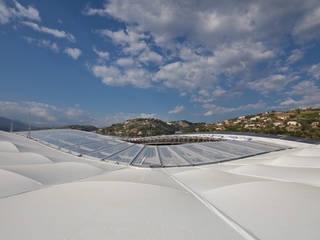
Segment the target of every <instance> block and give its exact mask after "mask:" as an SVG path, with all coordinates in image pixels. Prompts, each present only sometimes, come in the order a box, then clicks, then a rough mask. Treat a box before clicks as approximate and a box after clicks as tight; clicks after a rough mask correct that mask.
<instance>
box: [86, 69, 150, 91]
mask: <svg viewBox="0 0 320 240" xmlns="http://www.w3.org/2000/svg"><path fill="white" fill-rule="evenodd" d="M91 71H92V73H93V74H94V75H95V76H96V77H98V78H101V79H102V82H103V83H104V84H106V85H110V86H123V85H126V84H132V85H134V86H136V87H139V88H148V87H150V86H151V76H150V73H149V72H147V71H146V70H144V69H142V68H128V69H125V70H120V69H118V68H116V67H114V66H105V65H94V66H92V67H91Z"/></svg>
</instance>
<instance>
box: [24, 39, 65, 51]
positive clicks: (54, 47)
mask: <svg viewBox="0 0 320 240" xmlns="http://www.w3.org/2000/svg"><path fill="white" fill-rule="evenodd" d="M23 39H25V40H26V41H27V42H28V43H33V44H36V45H37V46H38V47H43V48H49V49H50V50H52V51H54V52H56V53H57V52H59V47H58V45H57V44H56V43H55V42H51V41H50V40H45V39H35V38H32V37H26V36H24V37H23Z"/></svg>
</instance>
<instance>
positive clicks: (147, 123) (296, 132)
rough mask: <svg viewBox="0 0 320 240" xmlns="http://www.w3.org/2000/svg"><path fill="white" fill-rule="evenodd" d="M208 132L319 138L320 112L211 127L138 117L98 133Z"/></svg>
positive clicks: (283, 114) (259, 117)
mask: <svg viewBox="0 0 320 240" xmlns="http://www.w3.org/2000/svg"><path fill="white" fill-rule="evenodd" d="M207 131H210V132H211V131H236V132H255V133H265V134H281V135H287V136H297V137H303V138H311V139H320V109H319V108H313V109H311V108H308V109H295V110H289V111H282V112H275V111H272V112H264V113H259V114H254V115H248V116H240V117H237V118H233V119H229V120H225V121H222V122H217V123H210V124H206V123H192V122H188V121H185V120H180V121H172V122H164V121H161V120H159V119H145V118H137V119H132V120H127V121H125V122H123V123H117V124H113V125H112V126H110V127H105V128H101V129H99V130H98V132H99V133H102V134H109V135H118V136H140V137H145V136H155V135H163V134H174V133H176V132H182V133H187V132H207Z"/></svg>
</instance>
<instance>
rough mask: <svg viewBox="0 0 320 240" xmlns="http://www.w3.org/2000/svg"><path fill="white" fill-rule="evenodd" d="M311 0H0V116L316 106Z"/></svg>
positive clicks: (159, 114)
mask: <svg viewBox="0 0 320 240" xmlns="http://www.w3.org/2000/svg"><path fill="white" fill-rule="evenodd" d="M319 39H320V2H319V1H317V0H306V1H300V0H299V1H298V0H271V1H262V0H261V1H259V0H258V1H253V0H252V1H251V0H245V1H237V0H230V1H220V0H216V1H212V0H202V1H191V0H175V1H169V0H154V1H149V0H136V1H130V0H109V1H88V0H78V1H62V0H56V1H43V0H42V1H40V0H25V1H21V0H20V1H12V0H0V43H1V44H0V53H1V54H0V66H1V72H0V74H1V75H0V80H1V88H0V116H5V117H10V118H15V119H20V120H22V121H26V119H27V116H28V112H30V113H31V116H32V119H33V122H34V123H35V124H38V125H56V124H59V125H60V124H71V123H80V124H95V125H98V126H104V125H110V124H111V123H114V122H120V121H123V120H126V119H130V118H135V117H156V118H160V119H162V120H165V121H169V120H177V119H186V120H190V121H194V122H199V121H205V122H215V121H219V120H224V119H227V118H230V117H235V116H240V115H245V114H250V113H257V112H263V111H269V110H284V109H290V108H298V107H318V106H319V105H320V84H319V82H320V81H319V79H320V54H319V53H320V46H319Z"/></svg>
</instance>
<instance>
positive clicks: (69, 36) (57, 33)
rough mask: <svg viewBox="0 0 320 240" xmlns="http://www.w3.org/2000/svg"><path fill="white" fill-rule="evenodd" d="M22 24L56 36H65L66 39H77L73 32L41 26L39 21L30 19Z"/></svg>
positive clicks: (72, 40)
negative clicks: (30, 20)
mask: <svg viewBox="0 0 320 240" xmlns="http://www.w3.org/2000/svg"><path fill="white" fill-rule="evenodd" d="M22 24H23V25H25V26H28V27H30V28H32V29H33V30H34V31H37V32H42V33H47V34H50V35H52V36H54V37H56V38H65V39H68V40H69V41H70V42H75V41H76V38H75V37H74V36H73V35H72V34H71V33H68V32H65V31H62V30H58V29H53V28H48V27H44V26H40V25H38V24H37V23H34V22H28V21H23V22H22Z"/></svg>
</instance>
